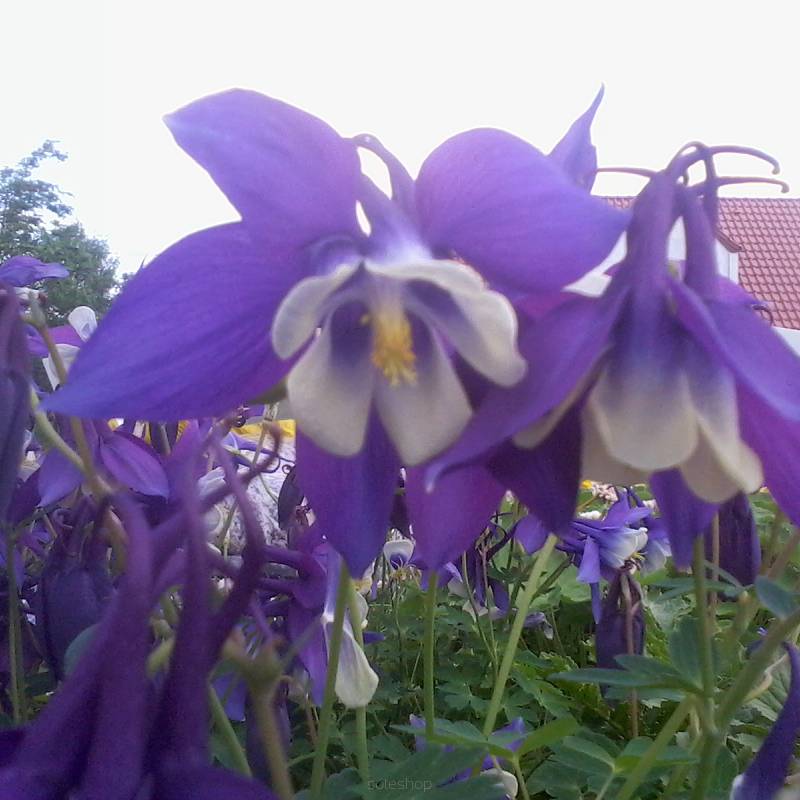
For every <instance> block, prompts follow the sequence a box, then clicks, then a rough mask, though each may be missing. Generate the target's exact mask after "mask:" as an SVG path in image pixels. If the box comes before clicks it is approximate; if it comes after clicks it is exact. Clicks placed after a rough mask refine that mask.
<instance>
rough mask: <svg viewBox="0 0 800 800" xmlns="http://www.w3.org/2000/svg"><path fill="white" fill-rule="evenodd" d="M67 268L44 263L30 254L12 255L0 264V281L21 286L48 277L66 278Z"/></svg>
mask: <svg viewBox="0 0 800 800" xmlns="http://www.w3.org/2000/svg"><path fill="white" fill-rule="evenodd" d="M67 275H69V270H68V269H67V268H66V267H65V266H64V265H63V264H56V263H55V262H51V263H49V264H45V263H44V262H43V261H40V260H39V259H38V258H33V257H32V256H13V257H12V258H9V259H7V260H6V261H4V262H3V263H2V264H0V281H2V282H3V283H6V284H8V285H9V286H15V287H18V288H22V287H23V286H31V285H32V284H34V283H36V282H37V281H43V280H48V279H50V278H66V277H67Z"/></svg>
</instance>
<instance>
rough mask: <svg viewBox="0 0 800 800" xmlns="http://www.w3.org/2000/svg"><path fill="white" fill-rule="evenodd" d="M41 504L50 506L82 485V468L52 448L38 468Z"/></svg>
mask: <svg viewBox="0 0 800 800" xmlns="http://www.w3.org/2000/svg"><path fill="white" fill-rule="evenodd" d="M38 474H39V494H40V501H39V502H40V504H41V505H42V506H49V505H50V503H55V502H56V501H57V500H60V499H61V498H62V497H65V496H66V495H68V494H69V493H70V492H71V491H73V490H74V489H77V488H78V487H79V486H80V485H81V481H82V480H83V476H82V475H81V472H80V470H79V469H78V468H77V467H76V466H74V465H73V464H71V463H70V462H69V461H67V459H66V458H65V457H64V456H63V455H62V454H61V453H59V452H58V450H50V451H49V452H48V453H47V455H46V456H45V457H44V461H42V466H41V467H40V468H39V470H38Z"/></svg>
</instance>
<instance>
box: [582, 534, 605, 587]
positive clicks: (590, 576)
mask: <svg viewBox="0 0 800 800" xmlns="http://www.w3.org/2000/svg"><path fill="white" fill-rule="evenodd" d="M578 580H579V581H581V582H582V583H600V548H599V547H598V545H597V542H596V541H595V539H594V537H593V536H587V537H586V540H585V542H584V545H583V554H582V555H581V565H580V568H579V569H578Z"/></svg>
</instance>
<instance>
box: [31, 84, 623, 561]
mask: <svg viewBox="0 0 800 800" xmlns="http://www.w3.org/2000/svg"><path fill="white" fill-rule="evenodd" d="M167 123H168V125H169V127H170V130H171V131H172V133H173V135H174V136H175V138H176V140H177V141H178V143H179V144H180V146H181V147H183V148H184V149H185V150H186V151H187V152H188V153H189V154H190V155H191V156H192V157H193V158H195V159H196V160H197V161H198V162H199V163H200V165H201V166H203V167H204V168H205V169H207V170H208V172H209V173H210V174H211V176H212V178H213V179H214V180H215V181H216V183H217V184H218V186H219V187H220V188H221V189H222V191H223V192H224V193H225V194H226V196H227V197H228V198H229V200H230V201H231V202H232V203H233V205H234V206H235V207H236V208H237V210H238V211H239V213H240V214H241V217H242V221H241V222H240V223H235V224H232V225H223V226H220V227H217V228H212V229H209V230H205V231H201V232H199V233H197V234H194V235H192V236H189V237H187V238H186V239H184V240H182V241H181V242H179V243H177V244H176V245H174V246H173V247H171V248H170V249H169V250H167V251H166V252H165V253H163V254H162V255H160V256H159V257H157V258H156V259H155V260H154V261H153V262H152V263H151V264H150V265H148V266H147V267H145V268H144V269H143V270H142V271H141V272H140V273H139V274H137V275H136V276H135V277H134V278H133V279H132V280H131V281H130V282H129V283H128V284H127V285H126V287H125V289H124V290H123V291H122V293H121V295H120V297H119V298H118V300H117V301H116V302H115V304H114V306H113V307H112V309H111V310H110V311H109V313H108V314H107V316H106V317H105V319H104V320H103V322H102V324H101V325H100V327H99V329H98V332H97V334H96V335H95V336H94V337H93V338H92V339H91V340H90V341H89V342H88V343H87V345H86V347H84V348H83V350H82V352H81V354H80V356H79V357H78V359H77V360H76V362H75V366H74V369H73V370H72V374H71V378H70V382H69V384H68V385H67V386H65V387H64V388H63V389H62V390H61V391H60V392H59V393H57V395H56V396H54V397H52V398H49V399H48V401H47V405H48V406H49V407H50V408H52V409H55V410H59V411H62V412H64V413H70V414H77V415H82V416H88V417H92V418H98V417H111V416H126V417H136V418H140V419H141V418H144V419H161V420H175V419H181V418H194V417H203V416H213V415H219V414H222V413H224V412H226V411H228V410H230V409H231V408H234V407H236V406H237V405H239V404H240V403H242V402H243V401H246V400H248V399H250V398H253V397H255V396H257V395H259V394H261V393H263V392H264V391H265V390H267V389H269V388H270V387H272V386H274V385H275V384H277V383H278V382H279V381H280V380H281V379H282V378H284V377H287V386H288V392H289V400H290V403H291V406H292V409H293V411H294V413H295V415H296V416H297V418H298V422H299V426H300V430H301V434H302V435H300V436H299V437H298V471H299V473H300V475H301V478H302V479H303V483H304V484H305V487H306V492H307V493H308V496H309V499H310V501H311V504H312V506H314V508H315V511H316V513H317V516H318V519H319V520H320V522H322V523H323V524H324V527H325V531H326V535H327V536H328V537H329V538H330V540H331V541H333V542H334V544H335V545H336V546H337V547H338V548H339V550H340V551H341V552H342V553H343V554H344V555H345V558H346V560H347V563H348V566H349V568H350V571H351V572H352V573H353V574H360V573H361V572H363V570H364V569H365V568H366V566H367V565H368V564H369V562H370V561H372V560H373V559H374V558H375V556H376V555H377V554H378V552H379V550H380V547H381V546H382V544H383V536H384V534H385V530H386V523H387V521H388V517H389V513H390V509H391V499H392V496H393V491H394V486H395V484H396V481H397V476H398V471H399V466H400V463H401V462H402V463H405V464H406V465H413V464H418V463H421V462H423V461H425V460H426V459H428V458H430V457H431V456H433V455H434V454H436V453H437V452H438V451H440V450H442V449H443V448H445V447H446V446H447V445H448V444H450V443H451V442H452V441H453V440H454V439H455V438H456V437H457V436H458V434H459V433H460V432H461V430H462V429H463V427H464V425H465V424H466V422H467V420H468V419H469V417H470V414H471V412H472V409H471V404H470V402H469V400H468V397H467V392H466V391H465V388H464V386H463V384H462V381H461V379H460V377H459V375H458V374H457V373H456V370H455V368H454V366H453V363H452V355H453V354H454V353H457V354H458V356H459V357H460V358H461V359H463V361H464V362H465V363H466V364H468V365H469V367H470V368H471V369H472V370H474V371H475V372H476V373H477V374H478V375H480V376H482V378H483V379H484V380H486V381H488V382H489V383H492V384H500V385H505V386H508V385H511V384H513V383H515V382H516V381H518V380H519V379H520V377H521V376H522V374H523V373H524V371H525V363H524V361H523V360H522V358H521V357H520V355H519V353H518V352H517V349H516V344H515V339H516V329H517V322H516V317H515V314H514V312H513V309H512V307H511V305H510V303H509V301H508V300H507V299H505V297H503V296H502V295H501V294H500V292H501V291H502V292H513V293H515V294H518V295H519V294H529V293H532V292H535V291H552V290H557V289H558V288H560V287H561V286H563V285H564V284H565V283H567V282H569V281H570V280H574V279H575V278H577V277H579V276H580V275H582V274H583V273H585V272H587V271H588V270H589V269H591V268H592V267H593V266H594V265H596V264H597V263H599V262H600V261H602V259H603V257H604V256H605V255H606V254H607V252H608V251H609V250H610V249H611V246H612V245H613V243H614V241H615V240H616V239H617V237H618V236H619V233H620V232H621V230H622V228H623V226H624V224H625V219H626V217H625V215H622V214H619V213H618V212H616V211H615V210H614V209H612V208H610V207H609V206H608V205H607V204H605V203H604V202H602V201H600V200H598V199H596V198H592V197H590V196H589V195H588V193H586V192H585V191H584V190H582V189H581V188H580V187H578V186H576V185H575V184H574V183H573V182H572V181H571V179H570V178H569V177H568V175H567V174H565V173H564V172H563V171H562V170H561V169H560V167H559V165H558V164H557V163H556V160H553V159H549V158H548V157H547V156H545V155H543V154H542V153H540V152H539V151H537V150H536V149H535V148H533V147H531V146H530V145H529V144H527V143H526V142H524V141H522V140H520V139H517V138H516V137H514V136H511V135H509V134H507V133H504V132H502V131H498V130H491V129H485V130H474V131H470V132H467V133H464V134H460V135H457V136H455V137H453V138H452V139H450V140H448V141H447V142H445V143H444V144H443V145H441V146H440V147H439V148H437V149H436V150H434V152H433V153H432V154H431V155H430V156H429V157H428V158H427V160H426V161H425V163H424V164H423V166H422V168H421V171H420V174H419V176H418V178H417V179H416V180H412V178H411V177H410V176H409V175H408V173H407V172H406V171H405V169H404V168H403V167H402V166H401V165H400V164H399V163H398V162H397V160H396V159H395V158H394V157H393V156H392V155H391V154H390V153H388V152H387V151H386V150H385V149H384V148H383V147H382V146H381V145H380V144H379V143H378V142H377V141H376V140H375V139H374V138H372V137H369V136H360V137H356V138H355V139H344V138H342V137H340V136H339V135H338V134H337V133H336V132H335V131H333V130H332V129H331V128H330V127H329V126H328V125H326V124H325V123H324V122H322V121H321V120H319V119H317V118H315V117H312V116H311V115H309V114H306V113H305V112H302V111H300V110H298V109H296V108H293V107H291V106H288V105H286V104H284V103H281V102H279V101H276V100H273V99H270V98H267V97H263V96H261V95H258V94H256V93H253V92H246V91H238V90H237V91H230V92H225V93H222V94H219V95H215V96H213V97H209V98H206V99H203V100H200V101H198V102H196V103H193V104H191V105H189V106H187V107H186V108H183V109H181V110H179V111H178V112H176V113H175V114H173V115H171V116H170V117H169V118H168V120H167ZM360 148H361V149H367V150H371V151H373V152H374V153H376V154H377V155H378V157H379V158H381V159H383V161H384V163H385V164H386V166H387V168H388V171H389V174H390V178H391V183H392V191H391V196H389V195H386V194H383V193H382V192H380V191H379V190H378V189H377V188H376V187H375V185H374V184H372V183H371V182H370V181H369V180H367V179H366V178H365V176H364V175H363V174H362V172H361V169H360V166H359V161H358V150H359V149H360ZM358 206H360V208H361V209H362V211H363V212H364V216H365V217H366V219H367V221H368V223H369V228H370V230H369V233H368V234H367V233H365V232H364V231H363V230H362V228H361V227H360V225H359V223H358V218H357V214H356V210H357V207H358ZM221 281H224V282H225V285H226V291H225V292H220V291H219V286H220V282H221ZM176 286H180V287H181V289H180V291H176V289H175V287H176ZM317 331H318V333H317ZM232 352H236V354H237V357H236V358H232V357H231V353H232ZM365 475H369V476H370V480H369V481H365V480H363V478H364V476H365ZM318 477H319V480H318V479H317V478H318ZM312 479H313V481H314V483H313V484H312ZM356 485H358V486H363V487H364V488H363V489H360V490H359V491H352V487H354V486H356ZM354 530H358V531H359V532H360V535H359V537H358V539H356V537H353V536H352V531H354Z"/></svg>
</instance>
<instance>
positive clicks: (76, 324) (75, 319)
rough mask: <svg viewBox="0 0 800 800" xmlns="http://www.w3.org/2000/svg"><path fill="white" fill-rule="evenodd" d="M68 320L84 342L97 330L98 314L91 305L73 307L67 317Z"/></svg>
mask: <svg viewBox="0 0 800 800" xmlns="http://www.w3.org/2000/svg"><path fill="white" fill-rule="evenodd" d="M67 322H69V324H70V325H71V326H72V327H73V328H74V329H75V332H76V333H77V334H78V336H80V337H81V339H83V341H84V342H85V341H87V340H88V339H89V337H90V336H91V335H92V334H93V333H94V332H95V331H96V330H97V315H96V314H95V313H94V311H93V310H92V309H91V308H89V306H78V307H77V308H73V309H72V311H70V313H69V316H68V317H67Z"/></svg>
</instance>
